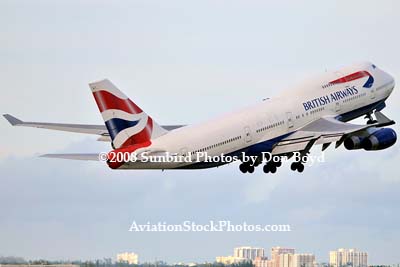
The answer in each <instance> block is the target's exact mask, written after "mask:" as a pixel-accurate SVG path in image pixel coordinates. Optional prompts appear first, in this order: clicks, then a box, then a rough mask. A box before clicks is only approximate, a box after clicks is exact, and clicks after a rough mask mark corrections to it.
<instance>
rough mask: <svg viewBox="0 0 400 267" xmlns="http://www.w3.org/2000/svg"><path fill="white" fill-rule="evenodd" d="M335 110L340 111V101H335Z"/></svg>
mask: <svg viewBox="0 0 400 267" xmlns="http://www.w3.org/2000/svg"><path fill="white" fill-rule="evenodd" d="M335 111H336V112H339V111H340V103H339V101H338V102H336V103H335Z"/></svg>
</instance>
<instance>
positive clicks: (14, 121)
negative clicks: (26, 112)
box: [3, 114, 184, 142]
mask: <svg viewBox="0 0 400 267" xmlns="http://www.w3.org/2000/svg"><path fill="white" fill-rule="evenodd" d="M3 116H4V118H5V119H6V120H7V121H8V122H9V123H10V124H11V125H12V126H25V127H34V128H43V129H49V130H57V131H65V132H73V133H84V134H94V135H99V136H100V137H99V138H98V139H97V140H98V141H105V142H111V139H110V135H109V133H108V130H107V128H106V126H105V125H104V124H103V125H95V124H67V123H48V122H25V121H22V120H20V119H18V118H16V117H14V116H12V115H10V114H4V115H3ZM183 126H184V125H162V127H163V128H164V129H166V130H168V131H171V130H174V129H177V128H180V127H183Z"/></svg>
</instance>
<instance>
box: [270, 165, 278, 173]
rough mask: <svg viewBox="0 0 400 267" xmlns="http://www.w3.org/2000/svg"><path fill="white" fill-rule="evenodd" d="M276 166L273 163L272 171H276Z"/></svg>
mask: <svg viewBox="0 0 400 267" xmlns="http://www.w3.org/2000/svg"><path fill="white" fill-rule="evenodd" d="M276 169H277V168H276V166H275V165H272V166H271V173H276Z"/></svg>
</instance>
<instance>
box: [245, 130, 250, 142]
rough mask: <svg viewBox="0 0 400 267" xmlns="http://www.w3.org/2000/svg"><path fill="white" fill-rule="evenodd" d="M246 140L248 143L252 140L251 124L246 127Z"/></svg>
mask: <svg viewBox="0 0 400 267" xmlns="http://www.w3.org/2000/svg"><path fill="white" fill-rule="evenodd" d="M244 140H245V142H246V143H249V142H251V132H250V127H249V126H246V127H244Z"/></svg>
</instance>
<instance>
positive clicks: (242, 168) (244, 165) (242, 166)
mask: <svg viewBox="0 0 400 267" xmlns="http://www.w3.org/2000/svg"><path fill="white" fill-rule="evenodd" d="M239 170H240V171H241V172H242V173H246V172H247V166H246V164H244V163H241V164H240V165H239Z"/></svg>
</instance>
